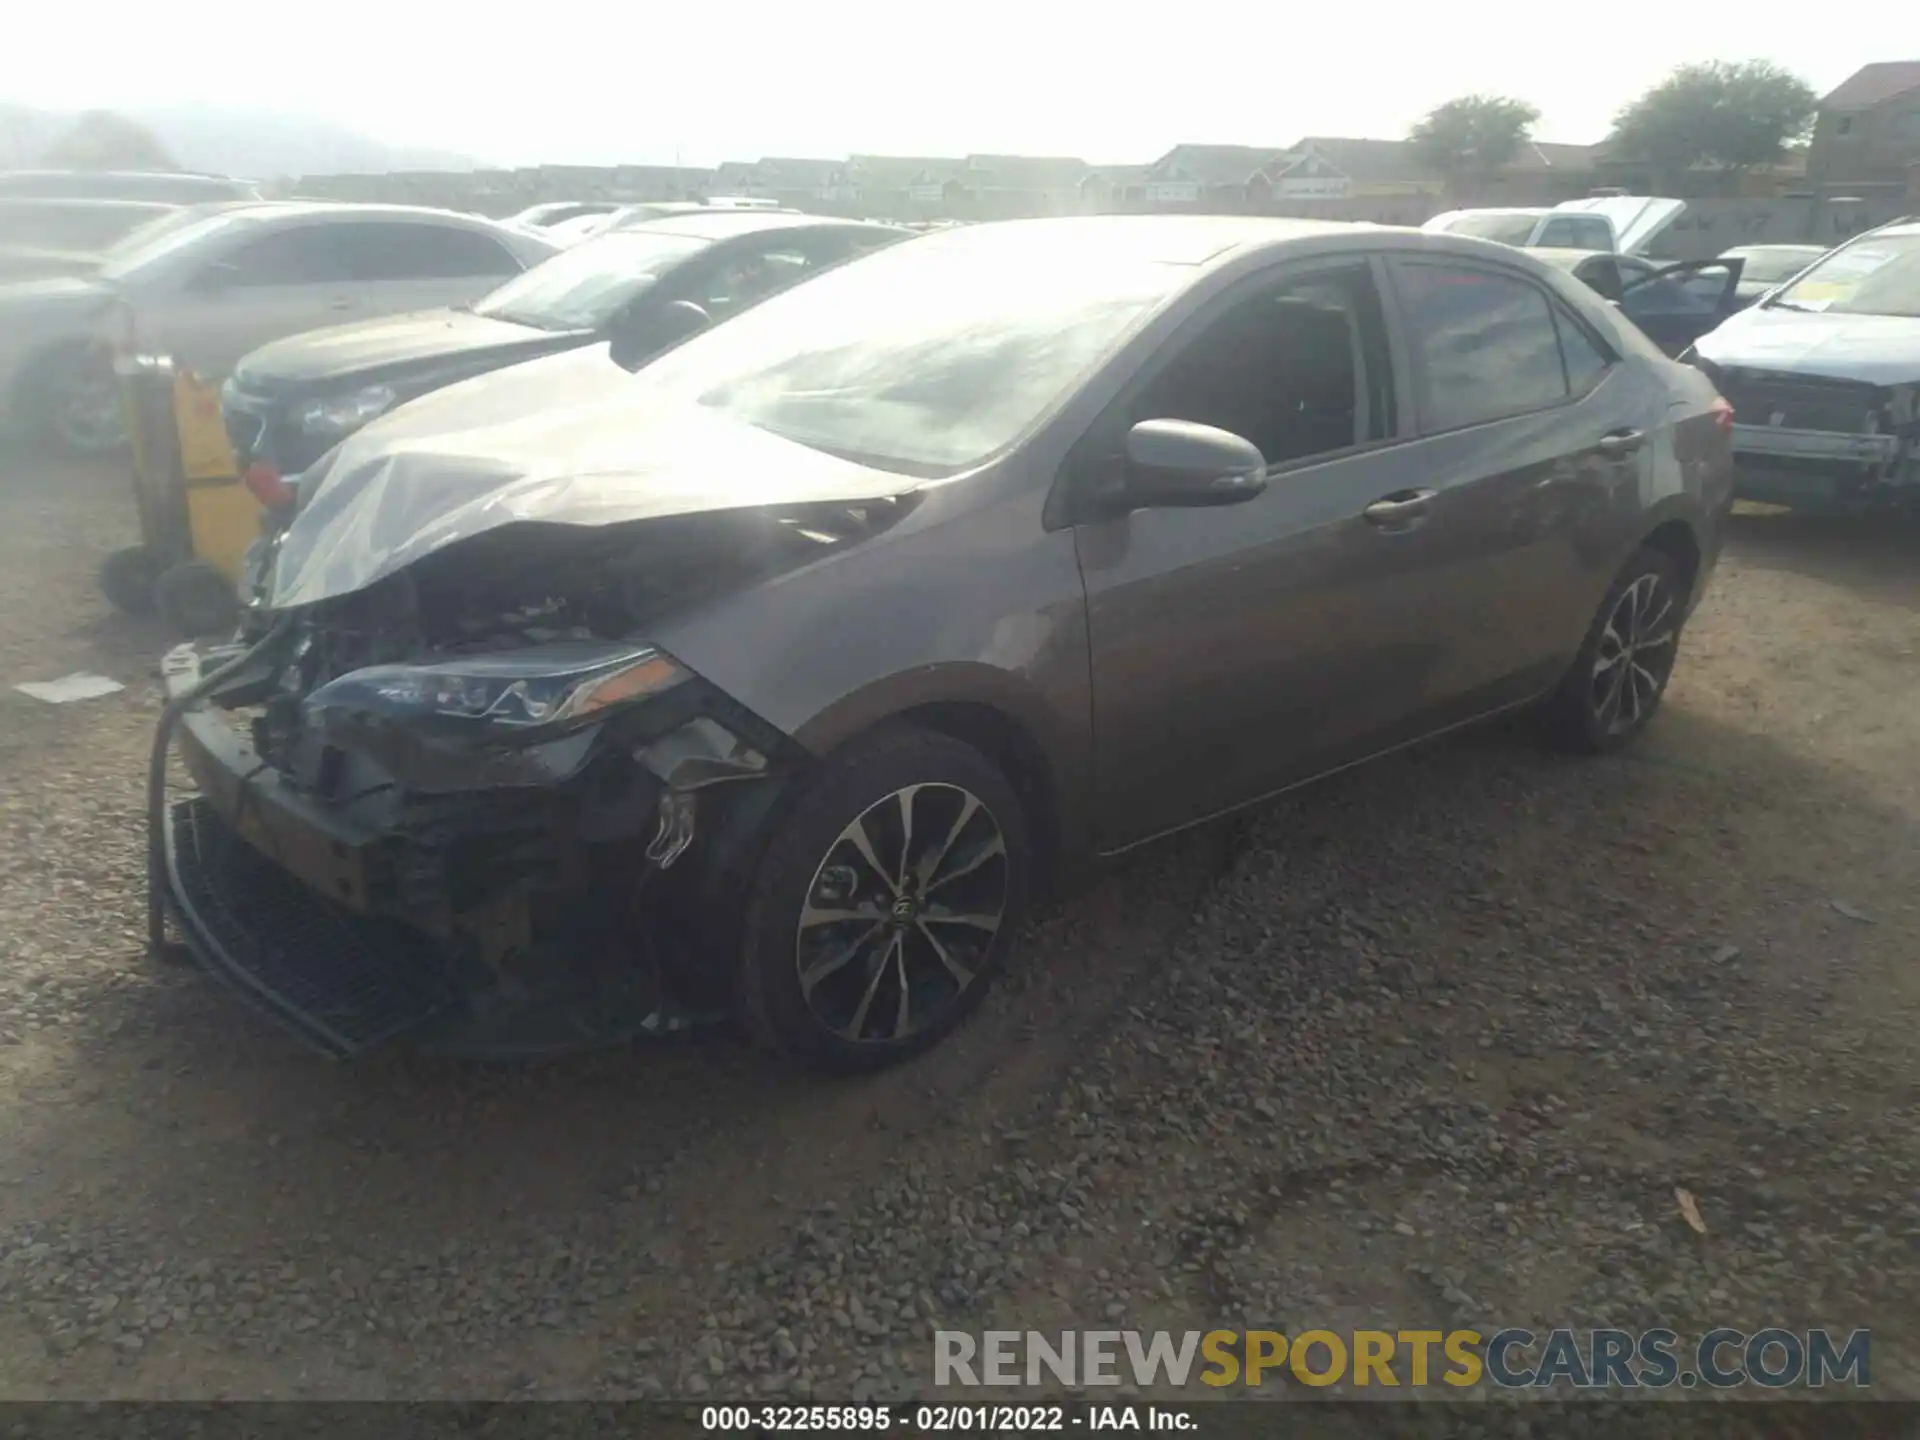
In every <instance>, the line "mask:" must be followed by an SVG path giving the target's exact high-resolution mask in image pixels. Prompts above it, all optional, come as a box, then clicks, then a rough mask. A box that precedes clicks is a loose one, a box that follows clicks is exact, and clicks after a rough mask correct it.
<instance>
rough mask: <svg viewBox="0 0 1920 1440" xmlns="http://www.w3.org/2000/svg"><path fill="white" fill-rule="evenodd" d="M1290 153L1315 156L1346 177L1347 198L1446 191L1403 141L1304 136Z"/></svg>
mask: <svg viewBox="0 0 1920 1440" xmlns="http://www.w3.org/2000/svg"><path fill="white" fill-rule="evenodd" d="M1292 153H1294V154H1297V155H1313V156H1317V157H1318V158H1319V159H1320V160H1322V161H1323V162H1325V163H1326V164H1328V165H1331V166H1333V167H1334V168H1335V169H1336V170H1338V171H1339V172H1340V173H1341V174H1342V175H1344V176H1346V177H1347V191H1346V193H1347V194H1349V195H1437V194H1439V193H1440V192H1441V191H1442V190H1443V189H1445V183H1444V182H1443V181H1442V180H1441V178H1440V177H1439V176H1438V175H1436V174H1434V172H1433V171H1431V170H1429V169H1428V168H1427V167H1426V166H1424V165H1422V164H1421V163H1420V161H1419V159H1418V158H1417V157H1416V156H1415V154H1414V152H1413V147H1412V146H1410V145H1409V144H1407V142H1406V141H1404V140H1373V139H1368V138H1363V137H1359V136H1351V135H1305V136H1302V137H1301V138H1300V139H1299V140H1296V141H1295V142H1294V144H1293V152H1292Z"/></svg>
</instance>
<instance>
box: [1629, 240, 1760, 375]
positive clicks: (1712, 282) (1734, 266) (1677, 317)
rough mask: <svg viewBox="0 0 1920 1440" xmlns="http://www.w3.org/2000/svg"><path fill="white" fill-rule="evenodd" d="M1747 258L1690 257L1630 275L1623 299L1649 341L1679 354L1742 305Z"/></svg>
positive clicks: (1630, 315)
mask: <svg viewBox="0 0 1920 1440" xmlns="http://www.w3.org/2000/svg"><path fill="white" fill-rule="evenodd" d="M1745 266H1746V262H1745V261H1744V260H1741V259H1740V258H1738V257H1737V256H1736V257H1735V258H1733V259H1730V260H1688V261H1684V262H1682V263H1681V264H1678V265H1662V266H1660V267H1659V268H1658V269H1655V270H1647V271H1645V272H1643V273H1641V274H1639V275H1633V276H1628V277H1625V279H1624V283H1623V284H1622V286H1621V291H1620V298H1619V300H1618V302H1617V303H1618V304H1619V306H1620V309H1621V310H1622V311H1623V312H1625V314H1626V316H1627V318H1628V319H1629V320H1631V321H1633V323H1634V324H1636V325H1638V326H1639V327H1640V328H1641V330H1642V331H1644V332H1645V333H1646V336H1647V338H1648V339H1649V340H1651V341H1653V342H1654V344H1656V345H1658V346H1659V347H1660V348H1661V349H1662V350H1664V351H1666V353H1667V354H1669V355H1678V354H1680V353H1681V352H1682V351H1683V350H1685V349H1686V348H1687V347H1688V346H1689V345H1691V344H1693V342H1694V341H1696V340H1698V339H1699V338H1700V337H1701V336H1702V335H1705V334H1706V333H1707V332H1708V331H1709V330H1714V329H1717V328H1719V325H1720V322H1721V321H1722V320H1725V319H1726V318H1727V317H1728V316H1729V315H1731V314H1733V312H1734V311H1735V310H1738V309H1739V308H1740V300H1739V297H1738V295H1737V294H1736V292H1737V291H1738V289H1739V288H1740V272H1741V270H1742V269H1744V268H1745Z"/></svg>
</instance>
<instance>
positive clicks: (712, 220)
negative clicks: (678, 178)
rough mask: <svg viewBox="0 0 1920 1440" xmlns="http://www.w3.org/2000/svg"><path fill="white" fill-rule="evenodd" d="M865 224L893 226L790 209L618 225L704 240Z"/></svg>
mask: <svg viewBox="0 0 1920 1440" xmlns="http://www.w3.org/2000/svg"><path fill="white" fill-rule="evenodd" d="M822 225H832V226H836V227H837V226H843V225H852V226H856V227H859V226H867V228H869V229H874V230H881V229H888V230H890V229H894V228H896V227H894V226H890V225H888V226H882V225H872V226H868V225H867V222H866V221H864V220H842V219H840V218H838V217H837V216H833V215H803V214H800V213H798V212H797V211H791V210H707V209H696V210H688V211H686V212H684V213H683V214H678V215H662V216H660V217H659V218H658V219H654V220H649V221H647V222H645V223H644V224H638V225H626V226H622V227H621V228H622V229H623V230H666V231H670V232H672V233H673V234H676V235H695V236H699V237H700V238H701V239H704V240H726V239H730V238H731V237H733V236H735V235H751V234H755V233H757V232H758V231H761V230H794V229H802V228H805V227H808V226H813V227H818V226H822Z"/></svg>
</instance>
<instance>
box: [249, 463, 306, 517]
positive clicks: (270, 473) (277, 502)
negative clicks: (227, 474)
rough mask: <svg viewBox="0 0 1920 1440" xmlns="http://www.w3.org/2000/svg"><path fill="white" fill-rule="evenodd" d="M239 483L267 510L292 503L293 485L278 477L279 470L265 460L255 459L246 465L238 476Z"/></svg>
mask: <svg viewBox="0 0 1920 1440" xmlns="http://www.w3.org/2000/svg"><path fill="white" fill-rule="evenodd" d="M240 483H241V484H243V485H245V486H246V487H247V491H248V493H249V494H251V495H252V496H253V498H254V499H256V500H258V501H259V502H260V503H261V504H262V505H264V506H266V507H267V509H269V510H284V509H286V508H287V507H288V506H290V505H292V504H293V500H294V492H293V487H292V486H291V485H289V484H287V482H286V481H285V480H282V479H281V478H280V472H279V470H277V469H276V468H274V466H272V465H270V464H269V463H267V462H266V461H265V460H256V461H254V462H253V463H252V464H251V465H249V466H247V471H246V473H245V474H244V475H242V476H241V477H240Z"/></svg>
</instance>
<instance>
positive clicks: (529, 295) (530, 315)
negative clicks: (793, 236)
mask: <svg viewBox="0 0 1920 1440" xmlns="http://www.w3.org/2000/svg"><path fill="white" fill-rule="evenodd" d="M707 244H708V242H707V241H705V240H702V239H699V238H697V237H695V236H692V235H669V234H665V233H663V232H661V231H657V230H627V231H622V232H621V233H619V234H617V235H602V236H599V237H597V238H595V239H592V240H588V241H586V242H585V243H583V244H580V245H576V246H575V247H574V248H573V249H571V250H566V251H563V252H562V253H560V254H558V255H556V256H554V257H553V258H552V259H551V260H547V261H543V262H542V263H541V264H539V265H536V266H534V267H533V269H531V270H529V271H527V272H526V273H525V274H524V275H516V276H515V277H514V278H513V279H511V280H509V281H508V282H507V283H506V284H504V285H502V286H501V287H500V288H499V289H498V290H495V291H494V292H493V293H492V294H491V295H489V296H487V297H486V298H485V299H484V300H482V301H481V302H480V303H479V304H478V305H475V306H474V307H473V308H474V310H475V311H476V312H477V313H479V314H481V315H491V316H493V317H494V318H495V319H496V320H514V321H517V322H519V323H520V324H522V325H532V326H535V327H537V328H538V329H541V330H597V329H599V328H600V327H601V326H602V325H604V324H606V323H607V322H608V321H609V320H611V319H613V317H614V316H615V315H616V314H618V313H619V311H620V307H621V306H623V305H625V304H626V303H627V301H629V300H631V299H632V298H633V297H634V296H635V295H638V294H639V293H640V292H641V291H642V290H644V289H645V288H646V287H647V286H648V285H650V284H652V283H653V281H654V279H655V277H656V276H658V275H659V274H660V272H661V271H663V270H666V269H669V268H671V267H672V266H674V265H677V264H679V263H680V262H681V261H682V260H684V259H686V258H687V256H689V255H691V254H693V253H694V252H695V251H697V250H703V249H705V248H706V246H707Z"/></svg>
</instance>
